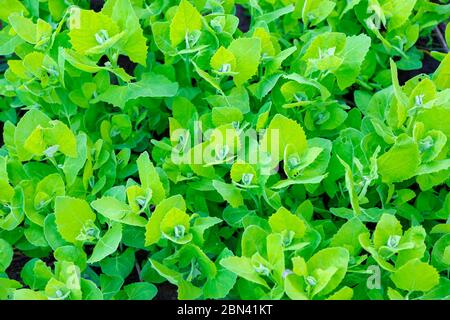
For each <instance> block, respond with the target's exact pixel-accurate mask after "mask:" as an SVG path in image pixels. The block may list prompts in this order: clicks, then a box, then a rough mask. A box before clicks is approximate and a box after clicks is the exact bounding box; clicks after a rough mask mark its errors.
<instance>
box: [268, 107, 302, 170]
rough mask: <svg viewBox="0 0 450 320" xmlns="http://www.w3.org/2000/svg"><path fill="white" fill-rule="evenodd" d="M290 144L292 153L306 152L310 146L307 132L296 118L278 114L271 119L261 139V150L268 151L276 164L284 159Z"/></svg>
mask: <svg viewBox="0 0 450 320" xmlns="http://www.w3.org/2000/svg"><path fill="white" fill-rule="evenodd" d="M288 146H289V151H290V153H298V154H302V153H303V152H305V151H306V149H307V147H308V143H307V141H306V135H305V132H304V131H303V128H302V127H301V126H300V125H299V124H298V123H297V122H295V121H294V120H291V119H289V118H287V117H285V116H283V115H281V114H277V115H275V116H274V117H273V119H272V121H270V124H269V126H268V127H267V129H266V131H265V133H264V136H263V138H262V140H261V150H262V151H263V152H268V153H269V154H270V155H271V156H272V161H273V163H274V164H275V165H276V164H277V163H278V162H279V161H280V160H281V159H283V157H284V155H285V150H286V148H287V147H288ZM288 155H289V154H288Z"/></svg>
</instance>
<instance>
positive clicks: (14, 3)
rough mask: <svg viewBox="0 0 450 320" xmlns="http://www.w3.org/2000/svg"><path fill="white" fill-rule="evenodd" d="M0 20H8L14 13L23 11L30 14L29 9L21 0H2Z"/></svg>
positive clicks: (0, 0) (24, 13) (0, 1)
mask: <svg viewBox="0 0 450 320" xmlns="http://www.w3.org/2000/svg"><path fill="white" fill-rule="evenodd" d="M0 8H2V10H1V12H0V20H3V21H8V17H9V16H10V15H11V14H12V13H22V14H23V15H28V13H29V12H28V10H27V8H25V6H24V5H23V4H22V2H20V1H19V0H0Z"/></svg>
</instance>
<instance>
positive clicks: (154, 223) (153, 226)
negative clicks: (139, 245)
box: [145, 195, 186, 246]
mask: <svg viewBox="0 0 450 320" xmlns="http://www.w3.org/2000/svg"><path fill="white" fill-rule="evenodd" d="M172 208H178V209H179V210H181V211H186V203H185V202H184V199H183V197H182V196H181V195H175V196H172V197H170V198H167V199H164V200H162V201H161V202H160V203H159V204H158V205H157V206H156V208H155V211H153V213H152V215H151V216H150V219H149V221H148V223H147V225H146V227H145V245H146V246H149V245H152V244H154V243H156V242H158V241H159V239H161V236H162V232H161V229H160V225H161V222H162V220H163V219H164V216H165V215H166V214H167V212H168V211H169V210H170V209H172Z"/></svg>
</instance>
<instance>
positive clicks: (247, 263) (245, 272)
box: [220, 256, 269, 288]
mask: <svg viewBox="0 0 450 320" xmlns="http://www.w3.org/2000/svg"><path fill="white" fill-rule="evenodd" d="M220 264H221V265H222V266H223V267H224V268H226V269H228V270H230V271H231V272H233V273H235V274H237V275H238V276H240V277H242V278H244V279H246V280H248V281H251V282H254V283H256V284H260V285H262V286H264V287H266V288H269V286H268V285H267V282H266V281H265V280H264V279H263V278H261V277H260V276H259V274H258V273H257V272H256V269H255V267H254V266H253V265H252V261H251V259H250V258H247V257H234V256H233V257H228V258H224V259H222V260H221V261H220Z"/></svg>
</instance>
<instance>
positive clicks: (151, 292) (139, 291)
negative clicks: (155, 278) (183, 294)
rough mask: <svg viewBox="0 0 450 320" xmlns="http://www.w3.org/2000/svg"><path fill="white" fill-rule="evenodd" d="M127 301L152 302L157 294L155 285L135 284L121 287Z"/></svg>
mask: <svg viewBox="0 0 450 320" xmlns="http://www.w3.org/2000/svg"><path fill="white" fill-rule="evenodd" d="M123 289H124V290H125V293H126V294H127V296H128V299H129V300H152V299H153V298H154V297H155V296H156V294H157V293H158V289H157V288H156V287H155V285H153V284H151V283H147V282H136V283H132V284H129V285H127V286H125V287H123Z"/></svg>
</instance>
